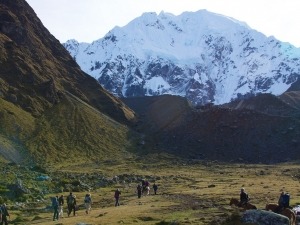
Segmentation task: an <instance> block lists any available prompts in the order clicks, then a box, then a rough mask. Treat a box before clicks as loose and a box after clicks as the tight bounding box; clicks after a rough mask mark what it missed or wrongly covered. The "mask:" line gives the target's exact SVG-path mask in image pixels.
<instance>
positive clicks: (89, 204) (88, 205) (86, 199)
mask: <svg viewBox="0 0 300 225" xmlns="http://www.w3.org/2000/svg"><path fill="white" fill-rule="evenodd" d="M84 206H85V213H86V214H89V212H90V211H91V207H92V197H91V194H89V193H88V194H86V195H85V197H84Z"/></svg>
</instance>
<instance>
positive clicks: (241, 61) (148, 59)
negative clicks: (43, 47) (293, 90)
mask: <svg viewBox="0 0 300 225" xmlns="http://www.w3.org/2000/svg"><path fill="white" fill-rule="evenodd" d="M64 46H65V48H66V49H67V50H68V51H69V52H70V54H71V55H72V56H73V57H74V58H75V60H76V61H77V63H78V64H79V65H80V67H81V69H82V70H84V71H85V72H86V73H88V74H90V75H91V76H93V77H95V78H96V79H97V80H98V81H99V82H100V83H101V84H102V86H103V87H104V88H106V89H107V90H109V91H110V92H112V93H113V94H115V95H117V96H119V97H131V96H150V95H162V94H172V95H180V96H185V97H187V98H188V99H189V100H190V101H191V102H192V103H193V104H205V103H209V102H212V103H214V104H223V103H227V102H230V101H231V100H232V99H235V98H237V97H242V96H245V95H253V94H257V93H272V94H274V95H279V94H281V93H283V92H284V91H285V90H287V89H288V88H289V87H290V85H291V84H292V83H293V82H295V81H296V80H297V79H298V78H299V76H300V49H298V48H295V47H294V46H292V45H290V44H289V43H283V42H280V41H279V40H277V39H275V38H274V37H266V36H265V35H264V34H262V33H260V32H257V31H256V30H253V29H251V28H250V27H249V26H247V24H245V23H243V22H240V21H237V20H235V19H233V18H230V17H226V16H222V15H219V14H215V13H211V12H208V11H206V10H200V11H197V12H185V13H182V14H181V15H179V16H175V15H172V14H169V13H164V12H161V13H160V14H159V15H157V14H156V13H144V14H143V15H142V16H140V17H138V18H136V19H134V20H133V21H131V22H130V23H129V24H127V25H126V26H124V27H115V28H114V29H112V30H111V31H109V32H108V34H106V35H105V36H104V37H103V38H100V39H98V40H96V41H94V42H92V43H91V44H88V43H78V42H77V41H76V40H69V41H67V42H66V43H64Z"/></svg>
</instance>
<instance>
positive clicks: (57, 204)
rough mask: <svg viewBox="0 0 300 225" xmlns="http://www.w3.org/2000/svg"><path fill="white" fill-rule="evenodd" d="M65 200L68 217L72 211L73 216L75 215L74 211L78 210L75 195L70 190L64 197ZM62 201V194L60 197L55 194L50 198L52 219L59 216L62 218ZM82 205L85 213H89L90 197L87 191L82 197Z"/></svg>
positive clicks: (63, 200) (56, 218)
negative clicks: (52, 211)
mask: <svg viewBox="0 0 300 225" xmlns="http://www.w3.org/2000/svg"><path fill="white" fill-rule="evenodd" d="M66 202H67V215H68V217H69V216H70V215H71V214H72V212H73V216H76V211H77V210H78V205H77V201H76V195H74V194H73V193H72V192H70V194H69V195H68V196H67V198H66ZM64 203H65V199H64V195H61V196H60V197H58V196H55V197H54V198H52V207H53V210H54V214H53V221H54V220H58V219H59V218H64V214H63V213H64V212H63V205H64ZM84 206H85V212H86V214H89V213H90V211H91V206H92V198H91V194H90V193H87V194H86V195H85V197H84Z"/></svg>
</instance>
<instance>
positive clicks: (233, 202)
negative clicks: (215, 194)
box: [229, 198, 257, 210]
mask: <svg viewBox="0 0 300 225" xmlns="http://www.w3.org/2000/svg"><path fill="white" fill-rule="evenodd" d="M229 205H235V206H237V207H242V208H243V209H245V210H247V209H257V207H256V206H255V205H253V204H251V203H249V202H247V203H246V204H243V205H241V204H240V201H239V200H238V199H236V198H232V199H230V203H229Z"/></svg>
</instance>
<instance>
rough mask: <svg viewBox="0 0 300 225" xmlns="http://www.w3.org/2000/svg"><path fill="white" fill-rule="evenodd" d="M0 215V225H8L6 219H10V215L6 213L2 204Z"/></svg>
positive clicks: (4, 205)
mask: <svg viewBox="0 0 300 225" xmlns="http://www.w3.org/2000/svg"><path fill="white" fill-rule="evenodd" d="M0 215H1V217H0V218H1V219H0V221H1V222H0V224H1V225H3V224H4V225H8V220H7V217H9V219H10V215H9V213H8V211H7V207H6V204H5V203H4V204H3V205H1V206H0Z"/></svg>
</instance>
